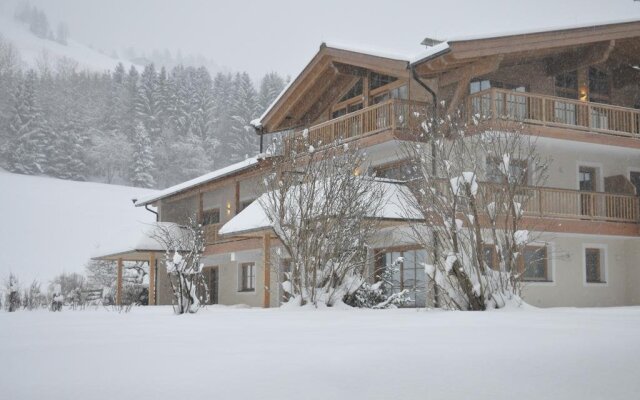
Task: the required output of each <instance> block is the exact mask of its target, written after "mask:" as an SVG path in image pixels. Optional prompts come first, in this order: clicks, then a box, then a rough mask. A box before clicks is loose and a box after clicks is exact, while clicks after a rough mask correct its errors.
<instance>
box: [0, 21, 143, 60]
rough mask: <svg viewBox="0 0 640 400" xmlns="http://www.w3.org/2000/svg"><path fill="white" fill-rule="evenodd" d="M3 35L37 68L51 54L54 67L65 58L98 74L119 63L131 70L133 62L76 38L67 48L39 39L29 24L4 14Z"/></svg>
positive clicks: (51, 41)
mask: <svg viewBox="0 0 640 400" xmlns="http://www.w3.org/2000/svg"><path fill="white" fill-rule="evenodd" d="M0 35H2V37H3V38H4V39H5V40H7V41H9V42H11V44H13V45H14V46H15V47H16V48H17V49H18V51H19V52H20V57H21V59H22V61H23V62H24V63H25V64H26V65H27V66H28V67H32V68H35V67H36V66H37V63H38V60H39V59H42V57H43V53H46V54H47V57H48V59H49V62H50V63H51V66H52V67H54V66H55V64H56V62H57V60H58V59H60V58H62V57H67V58H70V59H73V60H75V61H77V62H78V66H79V69H80V70H85V69H87V70H91V71H96V72H102V71H105V70H112V69H113V68H115V66H116V65H117V64H118V63H119V62H122V63H123V64H124V66H125V68H127V69H128V68H129V67H130V66H131V65H132V63H131V62H129V61H124V60H121V59H116V58H112V57H109V56H107V55H105V54H102V53H100V52H98V51H97V50H94V49H91V48H90V47H88V46H85V45H83V44H81V43H78V42H76V41H75V40H73V39H70V40H69V42H68V43H67V45H66V46H64V45H62V44H60V43H57V42H55V41H53V40H48V39H42V38H39V37H37V36H36V35H34V34H33V33H31V32H30V31H29V28H28V26H27V25H25V24H22V23H20V22H18V21H16V20H14V19H13V18H11V17H8V16H6V15H0Z"/></svg>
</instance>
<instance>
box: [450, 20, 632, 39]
mask: <svg viewBox="0 0 640 400" xmlns="http://www.w3.org/2000/svg"><path fill="white" fill-rule="evenodd" d="M631 22H640V19H638V17H635V18H623V19H613V20H599V21H590V22H581V23H578V24H567V25H545V26H537V27H535V28H531V29H519V30H514V31H499V32H484V33H481V34H474V35H460V36H454V37H450V38H449V39H448V41H449V42H462V41H467V40H482V39H493V38H501V37H507V36H517V35H531V34H534V33H546V32H556V31H566V30H572V29H581V28H593V27H598V26H600V27H602V26H606V25H616V24H626V23H631Z"/></svg>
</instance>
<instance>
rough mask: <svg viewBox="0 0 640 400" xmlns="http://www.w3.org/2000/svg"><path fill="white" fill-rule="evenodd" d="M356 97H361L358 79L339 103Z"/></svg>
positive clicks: (360, 85)
mask: <svg viewBox="0 0 640 400" xmlns="http://www.w3.org/2000/svg"><path fill="white" fill-rule="evenodd" d="M356 96H362V78H360V79H359V80H358V82H356V83H355V85H353V87H352V88H351V89H349V91H348V92H347V93H346V94H345V95H344V96H342V98H341V99H340V101H345V100H349V99H351V98H354V97H356Z"/></svg>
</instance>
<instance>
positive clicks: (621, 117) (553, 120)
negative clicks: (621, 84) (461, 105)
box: [467, 88, 640, 139]
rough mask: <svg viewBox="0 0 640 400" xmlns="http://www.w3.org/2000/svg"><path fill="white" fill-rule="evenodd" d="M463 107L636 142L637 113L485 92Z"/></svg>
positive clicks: (639, 127) (638, 131)
mask: <svg viewBox="0 0 640 400" xmlns="http://www.w3.org/2000/svg"><path fill="white" fill-rule="evenodd" d="M467 107H468V109H469V110H471V112H472V114H473V115H475V116H479V117H480V118H481V119H483V118H496V117H497V118H502V119H508V120H515V121H521V122H526V123H532V124H539V125H545V126H558V127H565V128H566V127H569V128H573V129H580V130H586V131H593V132H598V133H606V134H610V135H617V136H628V137H633V138H639V139H640V110H636V109H632V108H625V107H619V106H612V105H608V104H601V103H593V102H587V101H580V100H572V99H566V98H562V97H553V96H545V95H540V94H533V93H525V92H515V91H512V90H505V89H496V88H492V89H487V90H484V91H482V92H478V93H474V94H472V95H470V96H469V99H468V104H467Z"/></svg>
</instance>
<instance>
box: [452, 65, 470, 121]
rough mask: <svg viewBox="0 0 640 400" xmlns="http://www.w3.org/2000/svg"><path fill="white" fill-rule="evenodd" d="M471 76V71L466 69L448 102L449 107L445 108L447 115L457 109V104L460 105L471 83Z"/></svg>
mask: <svg viewBox="0 0 640 400" xmlns="http://www.w3.org/2000/svg"><path fill="white" fill-rule="evenodd" d="M471 74H472V69H468V70H467V72H466V73H465V74H464V75H463V76H462V78H461V79H460V80H459V81H458V86H457V87H456V90H455V92H454V93H453V97H452V98H451V101H450V102H449V106H448V107H447V115H451V114H452V113H453V112H454V110H455V109H456V107H458V104H460V101H461V100H462V98H463V97H464V96H465V95H466V94H467V93H468V90H469V82H471Z"/></svg>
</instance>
